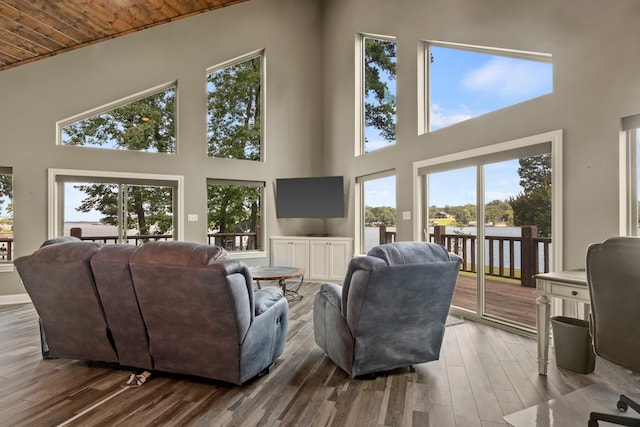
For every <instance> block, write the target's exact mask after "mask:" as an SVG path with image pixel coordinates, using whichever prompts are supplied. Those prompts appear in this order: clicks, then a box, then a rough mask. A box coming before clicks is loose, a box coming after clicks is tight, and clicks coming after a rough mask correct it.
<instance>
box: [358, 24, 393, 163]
mask: <svg viewBox="0 0 640 427" xmlns="http://www.w3.org/2000/svg"><path fill="white" fill-rule="evenodd" d="M365 39H376V40H382V41H389V42H393V43H396V48H397V46H398V42H397V38H396V37H395V36H386V35H381V34H373V33H359V34H358V35H357V37H356V42H355V58H356V64H355V73H356V74H355V101H356V102H355V109H356V111H355V117H356V118H357V119H356V131H355V141H354V155H355V156H356V157H358V156H362V155H365V154H368V153H373V152H375V151H378V150H380V149H384V148H388V147H393V146H394V145H396V144H397V143H398V141H397V135H396V140H395V141H394V143H393V144H388V145H387V146H385V147H381V148H378V149H376V150H372V151H369V152H367V151H365V141H364V138H365V119H364V117H365V95H366V93H365V88H364V85H365V76H364V56H365V51H364V47H365ZM397 64H398V55H397V52H396V66H397ZM396 79H397V75H396ZM396 96H397V90H396ZM396 105H397V102H396ZM397 120H398V113H397V112H396V123H397Z"/></svg>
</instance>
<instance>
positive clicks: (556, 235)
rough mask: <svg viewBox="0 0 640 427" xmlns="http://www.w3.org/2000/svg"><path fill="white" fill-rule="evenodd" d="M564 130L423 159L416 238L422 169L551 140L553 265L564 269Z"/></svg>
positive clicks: (416, 191)
mask: <svg viewBox="0 0 640 427" xmlns="http://www.w3.org/2000/svg"><path fill="white" fill-rule="evenodd" d="M562 138H563V132H562V130H556V131H551V132H546V133H542V134H538V135H533V136H528V137H524V138H520V139H515V140H512V141H507V142H502V143H498V144H493V145H488V146H485V147H480V148H476V149H472V150H467V151H462V152H458V153H453V154H448V155H445V156H441V157H436V158H433V159H428V160H421V161H418V162H414V163H413V179H414V181H413V211H414V212H415V215H414V216H413V232H414V240H417V241H420V240H422V236H421V233H422V219H423V215H424V213H423V205H424V200H423V196H424V194H423V192H422V191H421V187H422V186H421V182H420V180H421V176H420V175H419V173H418V170H419V169H420V168H424V167H429V166H434V165H438V164H442V163H449V162H454V161H458V160H464V159H468V158H472V157H480V156H485V155H488V154H493V153H498V152H501V151H507V150H514V149H518V148H523V147H527V146H530V145H537V144H542V143H548V142H550V143H551V182H552V183H553V185H552V189H551V191H552V193H551V207H552V209H551V235H552V236H553V244H554V250H553V266H554V270H556V271H561V270H562V269H563V268H564V264H563V259H562V253H563V242H562V236H563V226H562V218H563V215H562V210H563V209H562V200H563V199H562V188H563V183H562Z"/></svg>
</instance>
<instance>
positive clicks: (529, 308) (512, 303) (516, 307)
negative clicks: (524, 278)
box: [453, 274, 537, 328]
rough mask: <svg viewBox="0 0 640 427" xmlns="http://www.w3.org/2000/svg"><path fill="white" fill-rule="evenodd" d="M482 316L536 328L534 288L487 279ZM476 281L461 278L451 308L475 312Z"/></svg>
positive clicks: (470, 277)
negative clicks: (483, 314) (483, 313)
mask: <svg viewBox="0 0 640 427" xmlns="http://www.w3.org/2000/svg"><path fill="white" fill-rule="evenodd" d="M485 282H486V297H485V314H489V315H491V316H495V317H499V318H502V319H506V320H508V321H511V322H515V323H519V324H523V325H526V326H530V327H532V328H535V326H536V298H537V295H536V293H535V291H536V289H535V288H528V287H524V286H520V285H519V284H513V283H507V282H503V281H497V280H491V279H489V278H487V279H486V281H485ZM476 300H477V290H476V277H475V276H467V275H462V274H460V275H459V276H458V282H457V283H456V290H455V293H454V294H453V305H455V306H458V307H462V308H466V309H469V310H472V311H474V312H475V311H476Z"/></svg>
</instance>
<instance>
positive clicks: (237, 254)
mask: <svg viewBox="0 0 640 427" xmlns="http://www.w3.org/2000/svg"><path fill="white" fill-rule="evenodd" d="M209 184H217V185H246V186H248V187H261V188H262V196H261V197H262V200H261V203H260V209H261V212H260V216H261V217H262V221H261V223H260V228H261V232H260V240H261V241H262V242H263V243H262V249H255V250H250V251H228V254H229V256H230V257H231V258H232V259H244V258H266V257H267V248H266V247H267V246H268V245H267V243H268V240H269V239H268V238H267V231H266V229H265V224H264V218H265V216H264V200H265V197H266V188H267V183H266V182H265V181H259V180H256V181H251V180H237V179H227V178H207V187H208V186H209ZM208 210H209V209H208V207H207V211H208ZM208 228H209V224H208V221H207V230H208Z"/></svg>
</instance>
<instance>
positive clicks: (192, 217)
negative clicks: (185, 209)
mask: <svg viewBox="0 0 640 427" xmlns="http://www.w3.org/2000/svg"><path fill="white" fill-rule="evenodd" d="M197 220H198V214H189V215H187V221H190V222H193V221H197Z"/></svg>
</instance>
